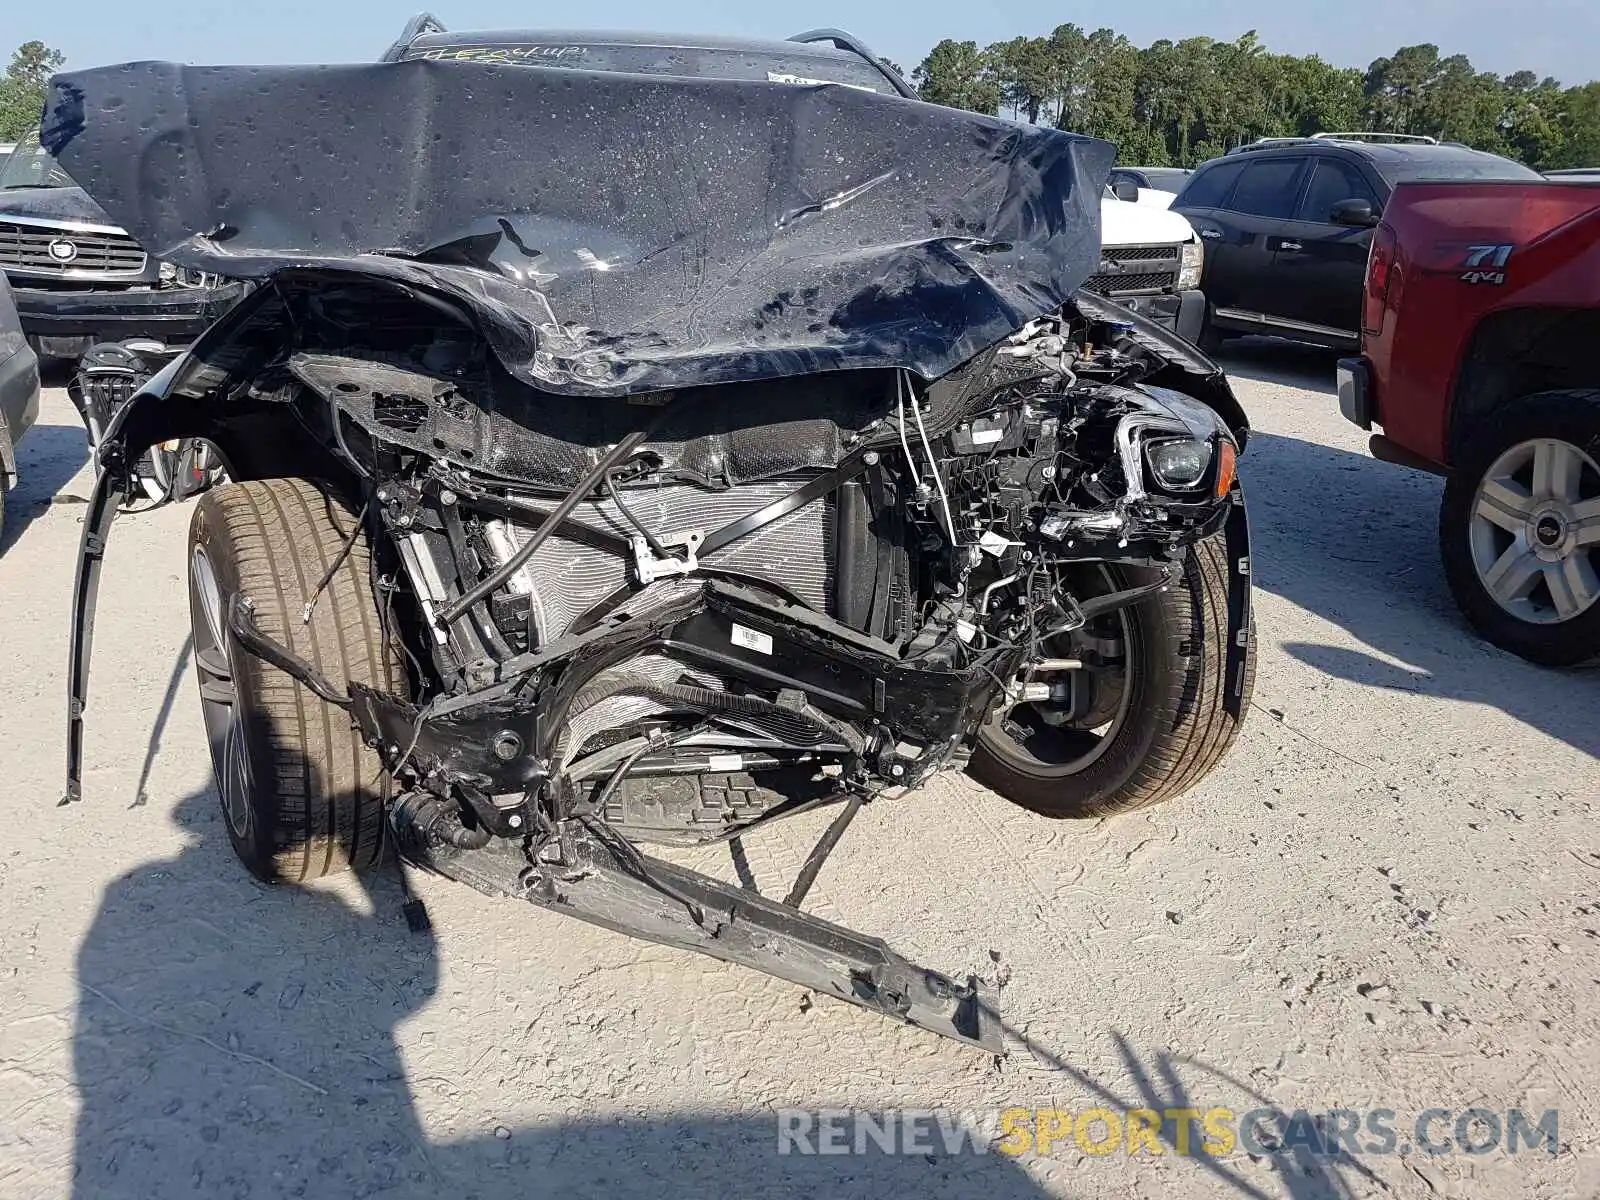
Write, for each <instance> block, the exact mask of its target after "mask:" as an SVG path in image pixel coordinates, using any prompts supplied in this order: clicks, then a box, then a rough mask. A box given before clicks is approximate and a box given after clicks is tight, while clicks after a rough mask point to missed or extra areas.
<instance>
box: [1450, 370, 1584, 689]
mask: <svg viewBox="0 0 1600 1200" xmlns="http://www.w3.org/2000/svg"><path fill="white" fill-rule="evenodd" d="M1439 551H1440V555H1441V557H1442V558H1443V560H1444V573H1445V579H1446V580H1447V581H1448V582H1449V584H1450V590H1451V592H1452V593H1453V594H1454V595H1455V598H1456V603H1457V604H1459V605H1460V606H1461V611H1462V612H1463V613H1464V614H1465V615H1466V617H1467V620H1468V621H1470V622H1471V623H1472V625H1473V627H1474V628H1476V629H1477V630H1478V632H1479V633H1480V634H1482V635H1483V636H1484V637H1485V638H1486V639H1488V640H1489V641H1490V642H1493V643H1494V644H1495V645H1496V646H1499V647H1500V648H1501V649H1503V650H1509V651H1511V653H1513V654H1516V655H1519V656H1521V657H1522V658H1525V659H1527V660H1529V661H1530V662H1535V663H1540V664H1542V665H1544V666H1554V667H1567V666H1576V665H1578V664H1581V663H1584V662H1587V661H1589V660H1590V659H1593V658H1595V657H1597V656H1600V391H1597V390H1593V389H1589V390H1582V391H1563V392H1542V393H1539V394H1538V395H1534V396H1529V397H1527V398H1526V399H1523V400H1520V401H1517V402H1516V403H1515V404H1511V405H1507V406H1506V407H1505V408H1503V409H1501V410H1499V411H1498V412H1496V413H1495V414H1493V416H1492V417H1491V418H1490V419H1489V420H1488V422H1487V423H1486V424H1485V425H1484V426H1483V427H1482V428H1481V429H1480V430H1478V431H1477V432H1476V433H1475V434H1474V435H1473V436H1472V437H1471V438H1470V439H1469V440H1468V442H1467V444H1466V446H1465V448H1464V449H1463V451H1462V453H1461V454H1460V456H1459V458H1458V461H1457V464H1456V469H1455V470H1454V471H1452V472H1451V474H1450V477H1449V479H1448V481H1447V482H1446V484H1445V490H1444V501H1443V503H1442V504H1441V505H1440V508H1439Z"/></svg>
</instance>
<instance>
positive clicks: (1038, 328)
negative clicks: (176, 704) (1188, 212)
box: [183, 288, 1238, 843]
mask: <svg viewBox="0 0 1600 1200" xmlns="http://www.w3.org/2000/svg"><path fill="white" fill-rule="evenodd" d="M356 291H363V292H364V296H361V295H356V294H354V292H353V293H351V294H340V293H333V294H332V295H330V294H329V293H328V292H327V291H326V290H322V291H308V292H306V293H305V294H304V295H297V294H296V293H295V292H294V291H292V290H289V289H282V288H280V293H281V295H280V297H279V299H277V300H276V301H274V302H269V303H267V304H264V305H263V306H262V307H261V309H260V315H259V317H258V324H259V325H260V327H261V328H263V329H266V328H273V329H278V328H280V327H281V324H282V317H283V315H284V313H287V314H290V323H291V324H292V327H293V328H294V329H295V330H296V336H295V337H294V338H293V339H292V341H291V342H290V343H288V344H284V343H283V342H282V341H281V340H280V341H274V340H273V339H272V338H267V337H264V336H263V337H258V338H255V339H252V338H251V337H249V336H240V337H236V338H235V339H234V346H235V353H236V354H241V353H242V354H244V355H246V356H247V357H249V356H254V357H255V360H256V361H254V362H253V363H252V364H251V365H250V367H249V369H248V370H247V371H245V372H241V371H240V369H239V363H238V361H231V362H230V363H229V364H228V368H229V370H230V377H231V378H232V379H235V380H238V379H241V378H242V379H244V380H245V382H243V383H238V384H235V385H234V386H235V395H234V399H235V401H236V402H238V403H243V404H246V405H248V404H249V403H258V404H265V405H270V406H271V407H273V408H275V409H278V410H279V411H280V412H281V411H282V409H283V408H284V407H287V409H288V410H289V411H291V412H292V413H293V414H294V415H295V417H296V418H297V420H298V422H299V423H300V425H301V426H302V428H303V429H304V430H305V431H306V433H307V434H308V436H310V437H312V438H315V439H316V440H317V442H318V443H319V444H321V445H323V446H324V447H326V448H327V449H328V450H329V451H330V452H331V453H332V454H334V455H335V456H336V457H337V458H338V459H339V460H341V461H343V462H344V463H346V464H348V466H349V467H350V468H351V469H352V470H354V471H355V472H356V473H357V474H358V475H359V476H360V478H361V480H362V485H363V487H364V488H365V490H366V491H367V493H368V502H367V507H366V509H365V510H364V511H365V512H366V519H367V522H368V524H369V525H370V526H371V528H372V529H373V530H374V531H378V530H381V534H382V538H381V540H382V542H383V544H385V545H387V546H388V547H391V548H392V554H391V555H390V556H388V564H389V570H388V572H387V573H386V574H385V576H384V577H383V578H382V579H380V580H379V581H378V582H379V595H380V596H382V597H384V603H385V609H386V611H385V614H384V615H385V636H386V637H393V638H395V639H396V640H397V641H398V642H400V643H401V644H403V645H404V646H405V647H406V651H407V654H408V656H409V658H410V660H411V662H412V666H413V671H412V674H413V676H414V678H413V694H412V697H410V698H405V699H402V698H399V697H396V696H388V695H381V694H377V693H374V692H371V691H369V690H367V689H362V688H359V687H352V688H350V689H349V691H350V692H351V694H352V695H353V697H354V707H353V710H352V711H353V713H354V715H355V717H356V719H357V721H358V722H359V724H360V726H361V728H362V731H363V733H364V734H365V735H366V737H367V740H368V741H369V742H370V743H371V744H373V745H374V746H376V747H378V748H379V749H380V751H381V752H382V753H383V756H384V759H385V761H386V763H387V765H388V766H389V769H390V770H391V771H392V772H393V773H394V775H395V777H396V778H397V779H399V780H401V781H402V784H403V785H404V786H405V787H406V788H407V789H408V790H409V791H412V792H414V793H416V795H417V796H418V799H417V800H416V801H415V803H414V805H413V809H412V810H410V811H412V813H413V815H414V817H415V819H416V820H417V821H420V822H424V823H426V824H427V826H428V829H429V830H430V834H429V836H435V837H438V836H447V837H450V838H455V839H458V840H460V841H463V842H477V841H479V840H481V839H482V838H484V837H486V836H490V835H494V836H502V837H520V836H525V835H527V834H528V833H529V832H530V831H533V830H541V829H542V830H547V831H553V830H555V829H557V828H559V827H560V825H561V823H562V822H563V821H566V820H569V819H571V818H573V817H575V816H577V815H588V816H593V817H595V818H596V819H598V820H600V821H603V822H604V823H605V824H606V825H607V826H609V827H611V828H614V829H615V830H616V831H618V832H619V833H621V834H623V835H624V836H626V837H628V838H637V839H640V840H647V841H648V840H654V841H663V842H676V843H696V842H705V841H715V840H728V839H730V838H732V837H736V836H738V835H739V834H741V833H742V832H744V831H746V830H748V829H750V828H752V827H753V826H754V825H755V824H758V823H761V822H763V821H766V820H770V819H773V818H774V817H777V816H782V815H786V814H788V813H790V812H793V811H796V810H798V809H804V808H808V807H811V806H815V805H819V804H825V803H833V802H838V801H839V800H840V799H842V798H846V797H851V796H860V797H864V798H870V797H872V796H874V795H877V794H880V793H882V792H885V791H888V790H890V789H910V788H914V787H916V786H918V785H919V784H921V783H923V782H925V781H926V780H927V779H928V778H929V777H931V776H932V775H933V774H934V773H936V772H938V771H940V770H944V769H949V768H957V767H960V766H962V765H963V764H964V763H965V762H966V759H967V756H968V755H969V754H970V753H971V748H972V744H973V735H974V731H975V730H977V729H978V728H980V727H981V726H983V725H984V724H985V723H986V722H989V721H993V720H996V719H1003V718H1004V717H1005V716H1006V714H1007V713H1009V712H1010V711H1011V710H1012V709H1015V708H1018V707H1019V706H1027V707H1028V708H1029V709H1030V711H1034V712H1043V713H1044V714H1045V716H1044V719H1045V720H1047V721H1049V722H1053V723H1055V724H1056V725H1058V726H1059V725H1062V724H1068V725H1070V724H1071V723H1072V722H1077V721H1084V720H1091V719H1093V718H1094V715H1095V713H1096V711H1097V707H1096V700H1095V692H1096V688H1095V687H1094V686H1093V682H1092V681H1093V678H1094V676H1095V673H1096V671H1097V670H1099V669H1102V668H1105V667H1107V666H1108V665H1111V666H1114V665H1115V662H1116V658H1117V655H1118V654H1119V649H1118V647H1117V645H1116V642H1115V638H1109V639H1108V638H1107V637H1104V636H1097V635H1096V634H1095V631H1094V628H1093V623H1094V622H1095V621H1096V619H1097V618H1099V617H1104V616H1106V615H1107V614H1112V613H1114V612H1115V611H1116V610H1117V609H1118V608H1119V607H1124V606H1127V605H1131V604H1134V603H1137V602H1138V601H1139V600H1140V599H1141V598H1143V597H1145V596H1147V595H1150V594H1152V593H1154V592H1156V591H1159V590H1162V589H1163V588H1165V587H1167V586H1168V585H1169V584H1170V583H1171V581H1172V579H1173V578H1174V577H1175V575H1176V572H1177V571H1178V570H1179V569H1180V567H1179V563H1180V561H1181V559H1182V556H1183V554H1184V553H1185V549H1186V547H1188V546H1189V545H1191V544H1192V543H1194V542H1195V541H1197V540H1198V539H1200V538H1203V537H1205V536H1208V535H1209V534H1211V533H1214V532H1216V531H1217V530H1218V529H1219V528H1221V526H1222V524H1223V523H1224V521H1225V520H1226V519H1227V515H1228V511H1229V507H1230V499H1229V497H1230V492H1231V491H1232V490H1233V483H1234V479H1233V475H1234V464H1235V458H1236V455H1237V449H1238V448H1237V445H1236V443H1235V440H1234V438H1233V435H1232V434H1231V433H1230V432H1229V430H1228V428H1227V426H1226V425H1225V424H1224V423H1223V422H1222V421H1221V420H1220V419H1219V418H1218V417H1217V416H1216V415H1215V414H1214V413H1213V411H1212V410H1211V409H1209V408H1207V407H1206V406H1205V405H1203V404H1201V403H1200V402H1198V401H1196V400H1194V399H1192V398H1190V397H1189V396H1186V395H1183V394H1180V393H1178V392H1176V391H1173V390H1171V389H1168V388H1164V387H1160V386H1157V385H1153V384H1151V383H1149V382H1147V380H1148V379H1149V377H1151V376H1152V375H1155V374H1157V373H1159V372H1161V371H1163V370H1167V369H1169V364H1168V363H1167V362H1166V360H1164V359H1163V358H1161V357H1159V356H1157V355H1153V354H1151V353H1150V352H1149V351H1148V349H1147V348H1144V347H1141V345H1140V344H1139V340H1138V334H1137V331H1136V330H1134V329H1133V328H1132V327H1131V326H1128V325H1125V324H1123V323H1121V322H1119V321H1118V320H1116V319H1115V317H1114V316H1113V317H1112V319H1110V320H1106V319H1101V317H1102V314H1096V313H1094V312H1093V310H1090V313H1091V315H1084V314H1083V313H1080V312H1078V311H1076V310H1074V309H1068V310H1064V311H1063V313H1062V314H1060V315H1059V316H1056V317H1052V318H1047V319H1044V320H1039V321H1035V322H1032V323H1030V324H1029V325H1028V326H1027V327H1025V328H1024V329H1022V330H1020V331H1019V332H1018V333H1017V334H1015V335H1014V336H1012V337H1011V338H1009V339H1007V340H1006V341H1005V342H1004V343H1002V344H1001V345H999V346H997V347H995V348H993V349H992V350H991V351H989V352H987V353H985V354H983V355H980V356H979V357H978V358H977V359H975V360H973V361H972V362H970V363H969V364H967V365H966V366H964V367H963V368H961V369H959V370H958V371H956V372H953V373H951V374H950V375H948V376H946V377H945V378H943V379H941V380H938V381H935V382H934V383H932V384H927V385H924V384H923V383H922V382H921V381H919V380H917V379H915V378H914V377H913V376H911V375H910V374H909V373H907V372H903V371H856V372H835V373H828V374H823V375H818V376H800V377H795V378H793V379H784V380H777V381H768V382H761V383H750V384H729V385H715V386H707V387H702V388H693V389H684V390H681V391H677V392H668V393H647V394H644V395H640V396H631V397H627V398H620V399H606V400H600V401H596V400H594V399H579V398H572V397H566V396H556V395H551V394H548V393H542V392H537V391H535V390H534V389H531V388H529V387H527V386H526V385H525V384H522V383H521V382H519V381H517V380H514V379H512V378H510V377H509V376H507V375H506V374H505V373H504V372H502V371H497V369H496V367H495V364H494V360H493V357H492V356H491V355H489V354H487V353H486V352H485V350H484V348H483V346H482V343H481V342H480V341H477V340H475V339H474V338H472V337H471V336H468V335H467V331H466V330H464V329H458V328H457V327H455V326H452V325H450V324H449V323H440V322H437V321H433V320H428V319H426V318H425V317H419V314H418V312H417V308H416V306H415V304H412V303H409V302H407V301H405V300H404V299H403V298H402V299H401V300H400V301H398V302H396V303H394V304H393V305H392V306H389V305H388V302H387V300H386V299H384V300H380V301H375V300H374V298H373V295H372V291H371V289H370V288H369V289H356ZM375 303H377V304H379V305H382V306H385V307H383V308H382V311H381V312H380V313H376V314H375V313H374V311H373V307H374V304H375ZM363 304H364V305H365V307H363ZM275 306H281V307H282V309H283V312H282V313H280V312H277V311H275ZM358 330H382V331H383V332H384V337H383V338H382V339H381V340H380V339H377V338H373V337H371V336H368V337H367V338H366V339H365V344H363V339H362V338H361V337H360V336H358V335H357V331H358ZM423 330H428V331H430V336H428V337H421V336H420V334H421V332H422V331H423ZM241 347H242V348H243V349H240V348H241ZM336 349H337V352H335V350H336ZM208 369H214V368H208V367H207V366H205V365H201V366H199V367H197V368H195V369H194V371H193V372H192V376H191V379H190V380H189V381H188V382H187V383H186V384H184V385H183V386H184V387H186V388H190V389H201V388H204V387H205V386H206V385H207V384H208V382H210V381H209V380H208V375H207V372H208ZM1107 563H1115V564H1118V565H1119V566H1120V567H1122V568H1129V569H1132V570H1134V571H1136V572H1142V576H1141V582H1139V583H1137V584H1136V585H1133V586H1124V587H1114V586H1112V585H1110V584H1109V583H1108V580H1109V579H1110V578H1111V577H1110V576H1109V575H1107V574H1106V572H1105V571H1104V570H1102V569H1100V568H1101V567H1102V566H1103V564H1107ZM328 684H329V686H330V687H331V688H332V689H333V691H335V692H337V693H343V692H344V691H345V690H346V689H345V687H344V684H343V682H342V681H338V680H333V681H328ZM1102 690H1103V689H1102Z"/></svg>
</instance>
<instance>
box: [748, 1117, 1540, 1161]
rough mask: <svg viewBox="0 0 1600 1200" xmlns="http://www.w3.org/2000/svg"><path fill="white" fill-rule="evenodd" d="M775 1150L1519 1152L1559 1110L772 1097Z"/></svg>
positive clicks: (1536, 1145)
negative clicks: (873, 1107)
mask: <svg viewBox="0 0 1600 1200" xmlns="http://www.w3.org/2000/svg"><path fill="white" fill-rule="evenodd" d="M777 1117H778V1144H777V1150H778V1153H779V1154H935V1153H938V1152H940V1151H943V1152H944V1153H945V1154H947V1155H957V1154H989V1153H999V1154H1008V1155H1012V1156H1013V1157H1017V1156H1021V1155H1025V1154H1041V1155H1043V1154H1051V1153H1054V1152H1056V1151H1057V1150H1062V1151H1064V1150H1066V1149H1068V1148H1072V1149H1076V1150H1078V1151H1081V1152H1082V1153H1084V1154H1088V1155H1095V1156H1104V1155H1110V1154H1118V1153H1122V1154H1128V1155H1140V1154H1146V1155H1164V1154H1175V1155H1179V1156H1186V1157H1187V1156H1194V1155H1201V1154H1205V1155H1211V1156H1213V1157H1221V1156H1223V1155H1228V1154H1235V1153H1245V1154H1255V1155H1274V1154H1286V1155H1299V1154H1312V1155H1318V1156H1322V1157H1339V1156H1361V1155H1385V1154H1412V1153H1421V1154H1435V1155H1438V1154H1469V1155H1481V1154H1490V1153H1493V1152H1495V1151H1499V1152H1501V1153H1505V1154H1520V1153H1522V1152H1524V1151H1527V1150H1535V1151H1538V1150H1542V1151H1543V1152H1544V1153H1546V1154H1550V1155H1554V1154H1556V1152H1557V1150H1558V1148H1559V1146H1560V1137H1559V1130H1560V1111H1559V1110H1558V1109H1554V1108H1548V1109H1545V1110H1544V1111H1543V1112H1541V1113H1539V1114H1538V1115H1537V1117H1534V1116H1530V1115H1529V1114H1527V1113H1524V1112H1523V1111H1522V1110H1521V1109H1518V1108H1513V1109H1508V1110H1506V1111H1505V1112H1504V1113H1501V1112H1499V1111H1496V1110H1493V1109H1487V1108H1468V1109H1464V1110H1462V1111H1460V1112H1456V1111H1453V1110H1451V1109H1446V1108H1428V1109H1424V1110H1422V1111H1421V1112H1419V1113H1417V1114H1416V1115H1415V1116H1414V1117H1407V1118H1401V1117H1400V1115H1399V1114H1398V1113H1396V1112H1395V1110H1394V1109H1392V1108H1373V1109H1353V1108H1331V1109H1327V1110H1325V1111H1322V1112H1317V1113H1312V1112H1309V1111H1308V1110H1306V1109H1303V1108H1297V1109H1295V1110H1294V1111H1292V1112H1285V1111H1283V1110H1282V1109H1276V1108H1258V1109H1252V1110H1250V1111H1248V1112H1245V1113H1242V1114H1241V1113H1239V1112H1237V1111H1236V1110H1234V1109H1231V1108H1207V1109H1199V1108H1168V1109H1161V1110H1157V1109H1153V1108H1132V1109H1126V1110H1116V1109H1110V1108H1084V1109H1067V1108H1020V1107H1019V1108H1004V1109H990V1110H988V1111H984V1112H970V1111H963V1112H952V1111H950V1110H948V1109H931V1108H929V1109H915V1108H905V1109H888V1110H885V1111H883V1112H867V1111H864V1110H859V1109H851V1108H823V1109H801V1108H780V1109H779V1110H778V1112H777Z"/></svg>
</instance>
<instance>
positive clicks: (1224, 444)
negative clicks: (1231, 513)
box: [1217, 438, 1239, 500]
mask: <svg viewBox="0 0 1600 1200" xmlns="http://www.w3.org/2000/svg"><path fill="white" fill-rule="evenodd" d="M1238 473H1239V452H1238V451H1237V450H1236V449H1234V446H1233V443H1232V442H1230V441H1228V439H1227V438H1221V439H1219V445H1218V446H1217V498H1218V499H1219V500H1220V499H1221V498H1222V497H1223V496H1226V495H1227V494H1228V493H1229V492H1230V491H1232V490H1233V480H1234V477H1235V476H1237V475H1238Z"/></svg>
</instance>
